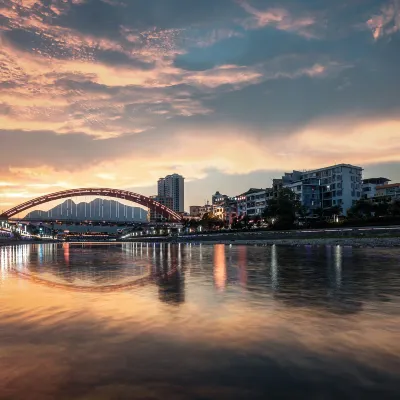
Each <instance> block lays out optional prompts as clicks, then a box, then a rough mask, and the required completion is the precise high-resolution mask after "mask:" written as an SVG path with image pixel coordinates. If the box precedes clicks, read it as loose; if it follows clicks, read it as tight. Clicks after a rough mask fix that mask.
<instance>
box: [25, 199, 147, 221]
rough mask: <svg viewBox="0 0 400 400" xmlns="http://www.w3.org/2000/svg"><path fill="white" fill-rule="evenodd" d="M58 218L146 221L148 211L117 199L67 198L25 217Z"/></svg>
mask: <svg viewBox="0 0 400 400" xmlns="http://www.w3.org/2000/svg"><path fill="white" fill-rule="evenodd" d="M48 217H51V218H58V219H69V218H70V219H72V220H82V221H84V220H90V221H137V222H140V221H146V220H147V211H146V210H144V209H142V208H140V207H131V206H126V205H124V204H121V203H119V202H118V201H115V200H104V199H94V200H93V201H91V202H90V203H85V202H82V203H78V204H77V203H75V202H74V201H72V200H66V201H64V202H63V203H62V204H59V205H58V206H56V207H53V208H52V209H50V210H49V211H41V210H35V211H31V212H30V213H29V214H27V215H26V216H25V218H34V219H40V218H48Z"/></svg>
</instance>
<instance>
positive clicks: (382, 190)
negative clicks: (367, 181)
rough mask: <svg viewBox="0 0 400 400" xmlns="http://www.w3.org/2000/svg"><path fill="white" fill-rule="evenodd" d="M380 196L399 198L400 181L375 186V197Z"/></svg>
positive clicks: (378, 197)
mask: <svg viewBox="0 0 400 400" xmlns="http://www.w3.org/2000/svg"><path fill="white" fill-rule="evenodd" d="M382 197H385V198H386V199H390V200H397V199H400V183H392V184H390V185H381V186H377V187H376V195H375V199H380V198H382Z"/></svg>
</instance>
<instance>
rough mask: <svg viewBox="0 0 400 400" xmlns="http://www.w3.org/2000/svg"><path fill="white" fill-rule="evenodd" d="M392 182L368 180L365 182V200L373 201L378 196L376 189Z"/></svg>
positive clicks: (375, 179) (386, 179)
mask: <svg viewBox="0 0 400 400" xmlns="http://www.w3.org/2000/svg"><path fill="white" fill-rule="evenodd" d="M388 182H390V179H388V178H382V177H381V178H368V179H364V180H363V184H362V197H363V198H364V199H372V198H373V197H375V195H376V187H377V186H382V185H386V184H387V183H388Z"/></svg>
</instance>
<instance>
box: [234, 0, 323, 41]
mask: <svg viewBox="0 0 400 400" xmlns="http://www.w3.org/2000/svg"><path fill="white" fill-rule="evenodd" d="M238 3H239V4H240V5H241V7H243V9H244V10H245V11H246V12H247V13H248V14H250V15H251V17H250V18H246V19H244V20H243V21H242V23H241V24H242V25H243V27H244V28H245V29H260V28H264V27H266V26H274V27H275V28H276V29H279V30H282V31H286V32H294V33H296V34H298V35H300V36H304V37H306V38H315V37H316V34H315V32H313V29H312V28H313V27H314V26H315V25H316V20H315V18H314V17H313V16H311V15H304V16H294V15H292V14H291V13H290V12H289V11H288V10H286V9H284V8H268V9H266V10H258V9H257V8H255V7H253V6H251V5H250V4H249V3H248V2H247V1H246V0H238Z"/></svg>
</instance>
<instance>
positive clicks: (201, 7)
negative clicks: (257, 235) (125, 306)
mask: <svg viewBox="0 0 400 400" xmlns="http://www.w3.org/2000/svg"><path fill="white" fill-rule="evenodd" d="M399 93H400V0H382V1H378V0H346V1H345V0H301V1H300V0H296V1H295V0H280V1H267V0H1V1H0V210H4V209H7V208H9V207H11V206H12V205H16V204H18V203H20V202H22V201H25V200H27V199H29V198H32V197H35V196H38V195H41V194H46V193H49V192H54V191H58V190H63V189H69V188H75V187H88V186H96V187H113V188H121V189H129V190H133V191H136V192H139V193H141V194H145V195H151V194H155V193H156V181H157V179H158V178H159V177H161V176H165V175H167V174H169V173H175V172H176V173H180V174H182V175H183V176H185V178H186V200H185V203H186V204H185V205H186V208H188V206H189V205H191V204H201V203H203V202H204V200H205V199H207V198H210V197H211V194H212V193H214V192H215V191H216V190H219V191H221V192H223V193H226V194H229V195H236V194H239V193H241V192H243V191H245V190H247V189H248V188H249V187H269V186H270V185H271V179H272V178H273V177H280V176H281V175H282V173H283V172H284V171H290V170H292V169H299V170H303V169H311V168H315V167H323V166H327V165H331V164H335V163H341V162H344V163H351V164H355V165H360V166H362V167H364V169H365V171H364V176H365V177H375V176H385V177H388V178H390V179H391V180H392V181H393V182H397V181H400V95H399Z"/></svg>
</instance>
